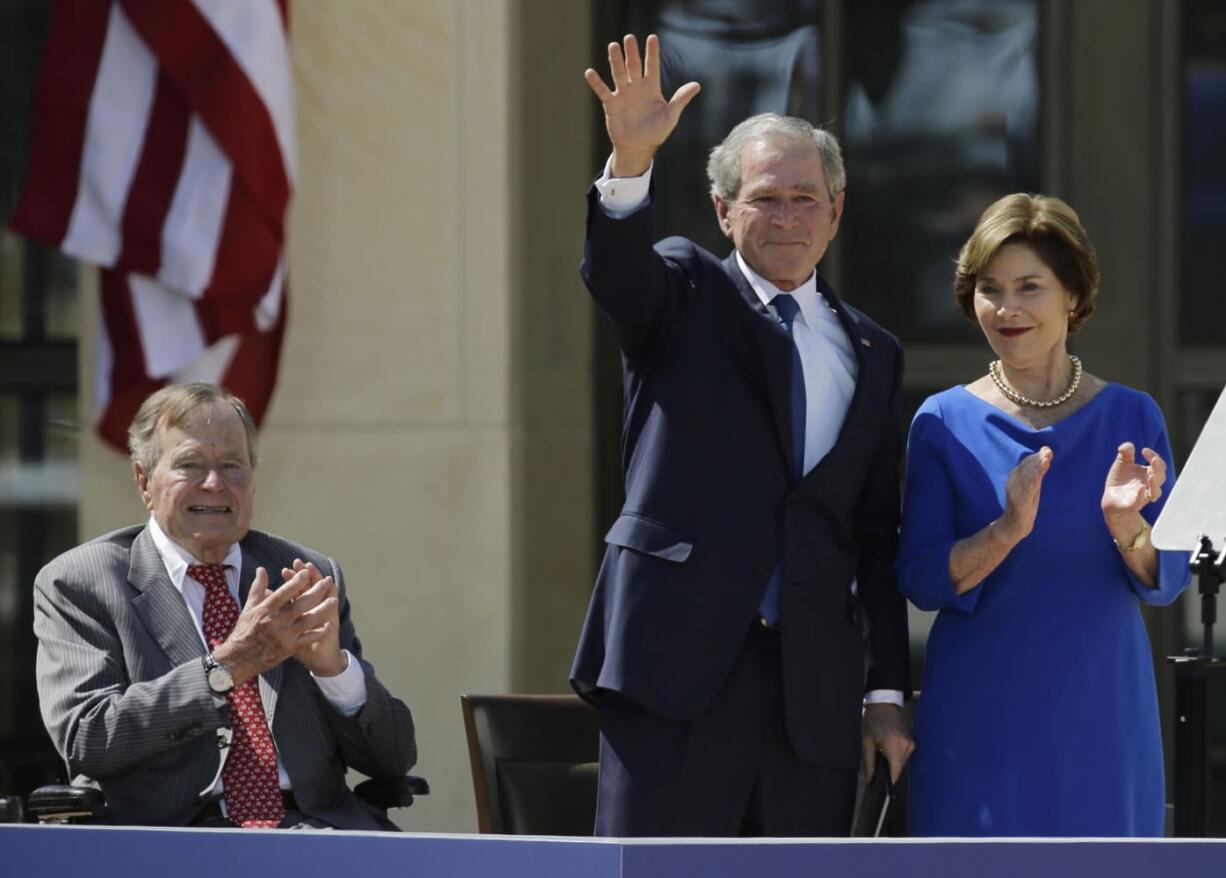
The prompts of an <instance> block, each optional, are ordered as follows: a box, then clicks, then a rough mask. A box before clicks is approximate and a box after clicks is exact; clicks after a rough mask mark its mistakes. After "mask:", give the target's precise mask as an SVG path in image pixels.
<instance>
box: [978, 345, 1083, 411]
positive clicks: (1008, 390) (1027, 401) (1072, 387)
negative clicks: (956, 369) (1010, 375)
mask: <svg viewBox="0 0 1226 878" xmlns="http://www.w3.org/2000/svg"><path fill="white" fill-rule="evenodd" d="M1068 359H1069V362H1070V363H1072V365H1073V380H1072V381H1070V382H1069V385H1068V388H1067V389H1066V390H1065V391H1064V393H1062V394H1060V395H1059V396H1057V397H1056V398H1055V399H1031V398H1030V397H1028V396H1022V395H1021V394H1020V393H1018V392H1017V391H1016V390H1014V389H1013V388H1012V387H1010V386H1009V382H1007V381H1005V374H1004V371H1003V370H1002V369H1001V365H1000V360H993V361H992V362H990V363H988V374H990V375H991V376H992V381H993V382H994V383H995V384H996V389H997V390H999V391H1000V392H1001V393H1002V394H1004V396H1005V399H1008V400H1010V401H1011V402H1015V403H1017V404H1018V405H1028V406H1031V407H1033V408H1039V409H1049V408H1055V407H1056V406H1058V405H1060V404H1061V403H1065V402H1068V401H1069V400H1070V399H1071V398H1072V396H1073V394H1074V393H1076V392H1077V387H1078V386H1079V385H1080V384H1081V360H1079V359H1077V357H1075V356H1073V355H1072V354H1069V357H1068Z"/></svg>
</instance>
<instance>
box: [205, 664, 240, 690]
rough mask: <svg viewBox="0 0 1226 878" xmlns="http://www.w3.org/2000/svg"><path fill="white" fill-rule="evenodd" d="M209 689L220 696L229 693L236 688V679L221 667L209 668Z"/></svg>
mask: <svg viewBox="0 0 1226 878" xmlns="http://www.w3.org/2000/svg"><path fill="white" fill-rule="evenodd" d="M209 688H210V689H212V690H213V691H214V692H216V693H218V694H219V695H220V694H223V693H225V692H229V691H230V690H231V689H233V688H234V678H233V677H231V676H230V672H229V671H227V670H226V669H225V668H223V667H222V666H221V665H213V667H211V668H209Z"/></svg>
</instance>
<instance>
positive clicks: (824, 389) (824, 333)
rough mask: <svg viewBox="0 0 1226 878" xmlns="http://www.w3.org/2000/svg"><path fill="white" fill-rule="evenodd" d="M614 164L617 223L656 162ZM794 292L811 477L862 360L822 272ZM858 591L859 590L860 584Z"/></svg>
mask: <svg viewBox="0 0 1226 878" xmlns="http://www.w3.org/2000/svg"><path fill="white" fill-rule="evenodd" d="M612 164H613V157H612V156H609V159H608V161H606V162H605V166H604V171H603V173H601V175H600V178H599V179H598V180H597V181H596V190H597V191H598V192H599V193H600V209H601V210H603V211H604V212H605V213H606V214H608V215H609V216H610V217H612V218H613V219H625V218H626V217H628V216H630V214H632V213H634V212H635V211H637V210H640V209H641V208H643V207H644V206H645V205H646V204H647V196H648V194H649V193H650V191H651V172H652V170H653V169H654V168H655V162H652V163H651V165H649V166H648V168H647V170H646V171H644V172H643V173H642V174H640V175H639V176H637V177H614V176H613V168H612ZM736 264H737V266H738V267H739V268H740V269H741V273H742V274H743V275H745V279H746V280H747V281H749V285H750V286H751V287H752V288H753V291H754V292H755V293H756V294H757V296H758V299H759V300H761V302H762V304H764V305H766V306H768V307H771V300H772V299H774V298H775V296H777V295H779V293H780V292H782V290H780V289H779V288H778V287H776V286H775V285H774V284H772V283H771V282H770V281H768V280H766V279H764V278H763V277H761V276H760V275H759V274H758V273H757V272H755V271H754V270H753V269H751V268H750V267H749V266H748V265H746V264H745V260H744V259H743V258H742V257H741V253H740V251H739V250H738V251H737V254H736ZM790 292H791V294H792V295H793V296H795V297H796V304H797V305H798V306H799V307H800V313H799V314H797V316H796V320H795V321H794V323H793V327H792V338H793V340H794V342H795V344H796V349H797V350H798V351H799V352H800V365H801V369H802V370H803V371H804V375H805V465H804V471H805V472H806V473H807V472H809V470H811V469H813V467H815V466H817V465H818V464H819V463H821V461H822V458H824V457H825V456H826V455H827V454H829V453H830V449H831V448H833V447H834V443H835V442H836V441H838V438H839V431H840V430H842V429H843V421H845V420H846V419H847V410H848V408H850V407H851V398H852V396H853V395H854V394H855V392H856V377H857V375H858V374H859V362H858V361H857V360H856V352H855V349H854V348H853V347H852V344H851V339H850V338H848V336H847V332H846V330H844V329H843V324H842V323H841V322H840V321H839V317H838V315H837V314H836V313H835V312H834V309H833V308H831V307H830V304H829V303H828V302H827V301H826V298H825V297H824V296H823V295H822V294H821V293H819V292H818V291H817V270H816V269H814V272H813V274H811V275H809V279H808V280H807V281H805V282H804V283H803V284H801V286H800V287H798V288H797V289H795V290H791V291H790ZM771 310H772V311H774V308H773V307H772V308H771ZM852 591H853V592H854V591H855V583H854V582H853V583H852ZM864 703H865V704H878V703H886V704H897V705H900V706H901V705H902V703H903V693H902V692H900V691H897V690H894V689H873V690H872V691H870V692H868V693H866V694H865V696H864Z"/></svg>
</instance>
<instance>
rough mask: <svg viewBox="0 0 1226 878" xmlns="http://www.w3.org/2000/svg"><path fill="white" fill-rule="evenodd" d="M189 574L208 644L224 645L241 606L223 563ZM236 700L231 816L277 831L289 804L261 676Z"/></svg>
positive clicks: (229, 777) (225, 773) (229, 767)
mask: <svg viewBox="0 0 1226 878" xmlns="http://www.w3.org/2000/svg"><path fill="white" fill-rule="evenodd" d="M187 575H188V576H190V577H191V578H192V579H194V580H196V581H197V582H198V583H200V584H201V585H203V586H204V639H205V640H207V641H208V644H209V649H210V650H214V649H216V648H217V647H218V646H220V645H221V644H222V643H223V642H224V641H225V639H226V638H227V637H229V636H230V632H231V631H233V630H234V625H235V624H236V623H237V622H238V604H236V603H235V602H234V597H233V596H232V595H231V594H230V587H229V586H228V585H226V574H225V566H224V565H222V564H193V565H191V566H190V567H188V568H187ZM226 697H227V698H228V699H229V701H230V727H231V730H232V731H233V736H232V739H231V741H230V755H229V756H227V757H226V764H225V768H223V769H222V772H221V780H222V784H223V785H224V786H225V790H224V794H225V799H226V813H227V815H228V816H229V818H230V820H231V821H233V822H234V823H237V824H238V825H239V826H244V827H261V828H265V829H272V828H274V827H276V826H278V825H279V824H280V823H281V820H282V819H283V818H284V817H285V800H284V799H283V798H282V796H281V785H280V783H279V782H278V780H277V751H276V748H275V747H274V746H273V743H272V732H270V731H269V729H268V720H267V718H266V717H265V716H264V705H263V704H262V703H261V702H260V684H259V678H258V677H252V678H251V679H250V680H248V681H247V682H246V683H244V684H243V685H241V686H235V687H234V688H233V689H231V690H230V694H229V695H227V696H226Z"/></svg>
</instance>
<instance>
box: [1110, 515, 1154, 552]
mask: <svg viewBox="0 0 1226 878" xmlns="http://www.w3.org/2000/svg"><path fill="white" fill-rule="evenodd" d="M1148 537H1149V522H1148V521H1146V520H1145V519H1144V518H1142V519H1141V532H1140V533H1139V534H1137V535H1136V536H1135V537H1133V538H1132V542H1131V543H1129V544H1128V545H1126V546H1125V545H1124V544H1122V543H1121V542H1120V541H1119V540H1117V539H1112V542H1113V543H1115V547H1116V548H1117V549H1119V550H1120V551H1121V552H1135V551H1136V550H1137V549H1143V548H1145V544H1146V543H1148V542H1149V539H1148Z"/></svg>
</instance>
